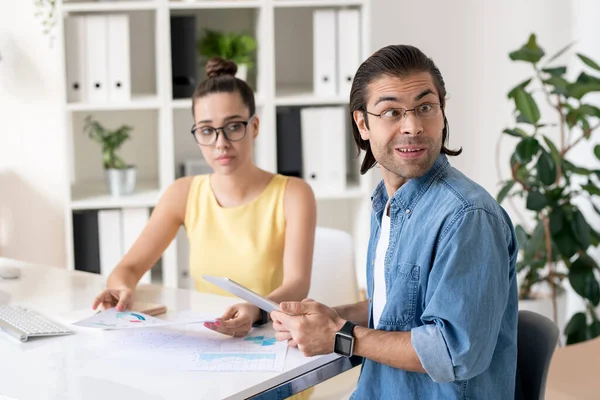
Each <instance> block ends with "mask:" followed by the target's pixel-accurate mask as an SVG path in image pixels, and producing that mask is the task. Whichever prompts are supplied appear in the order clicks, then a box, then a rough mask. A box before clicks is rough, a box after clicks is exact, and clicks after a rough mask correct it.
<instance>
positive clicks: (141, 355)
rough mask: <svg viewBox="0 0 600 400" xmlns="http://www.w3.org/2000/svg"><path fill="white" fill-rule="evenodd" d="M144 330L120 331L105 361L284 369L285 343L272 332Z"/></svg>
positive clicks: (198, 367)
mask: <svg viewBox="0 0 600 400" xmlns="http://www.w3.org/2000/svg"><path fill="white" fill-rule="evenodd" d="M204 329H205V332H202V331H182V330H169V329H159V328H156V329H143V330H136V331H129V332H121V334H119V336H118V337H116V338H115V339H114V340H113V341H112V343H110V344H108V345H107V347H108V348H106V349H104V351H103V354H104V358H109V359H120V360H129V361H133V362H139V363H144V364H146V365H153V366H157V367H160V368H163V369H169V370H180V371H181V370H183V371H209V372H221V371H228V372H235V371H275V372H280V371H282V370H283V367H284V364H285V357H286V355H287V349H288V346H287V342H278V341H276V340H275V336H274V332H272V331H270V332H261V333H251V334H250V335H248V336H247V337H244V338H232V337H229V336H225V335H222V336H221V335H218V336H217V335H216V334H214V333H212V332H208V331H207V330H206V328H204Z"/></svg>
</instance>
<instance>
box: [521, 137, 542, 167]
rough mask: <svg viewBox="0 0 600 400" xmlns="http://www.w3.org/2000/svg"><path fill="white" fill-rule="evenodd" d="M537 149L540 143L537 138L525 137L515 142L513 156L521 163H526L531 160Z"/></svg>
mask: <svg viewBox="0 0 600 400" xmlns="http://www.w3.org/2000/svg"><path fill="white" fill-rule="evenodd" d="M539 149H540V144H539V142H538V141H537V139H534V138H532V137H527V138H525V139H523V140H521V141H520V142H519V144H517V147H516V150H515V157H516V159H517V161H518V162H519V163H520V164H521V165H526V164H528V163H529V162H530V161H531V159H532V158H533V156H534V155H536V154H537V152H538V151H539Z"/></svg>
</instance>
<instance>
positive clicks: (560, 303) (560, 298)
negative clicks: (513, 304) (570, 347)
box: [519, 288, 568, 343]
mask: <svg viewBox="0 0 600 400" xmlns="http://www.w3.org/2000/svg"><path fill="white" fill-rule="evenodd" d="M519 310H529V311H533V312H536V313H538V314H541V315H543V316H544V317H546V318H548V319H549V320H550V321H552V322H554V312H553V306H552V296H551V294H546V293H544V294H542V295H540V296H539V297H538V298H536V299H532V300H519ZM556 311H557V314H556V316H557V323H556V324H557V326H558V329H560V334H561V337H562V336H563V332H564V330H565V326H566V324H567V322H568V321H566V318H567V291H566V290H565V289H563V288H558V289H557V295H556ZM563 343H564V341H563Z"/></svg>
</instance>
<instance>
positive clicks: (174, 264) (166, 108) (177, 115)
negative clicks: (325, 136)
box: [57, 0, 372, 287]
mask: <svg viewBox="0 0 600 400" xmlns="http://www.w3.org/2000/svg"><path fill="white" fill-rule="evenodd" d="M57 7H58V12H59V15H60V16H61V18H59V23H58V30H59V34H58V37H59V39H62V40H59V50H60V53H61V63H62V64H61V65H62V68H63V71H65V73H64V74H63V75H64V76H63V77H64V85H63V87H65V91H64V93H63V103H64V121H65V128H66V131H67V137H68V140H67V143H66V144H65V146H66V148H67V154H69V155H70V158H69V160H67V162H68V164H69V170H70V174H71V177H70V180H69V185H68V187H66V188H65V191H66V193H68V199H69V201H68V206H67V209H66V210H65V226H66V229H65V233H66V243H67V249H66V252H67V261H68V266H69V268H71V269H73V268H75V265H74V255H73V254H74V248H73V219H72V213H73V212H74V211H80V210H101V209H127V208H136V207H147V208H152V207H153V206H154V205H155V204H156V202H157V201H158V199H159V198H160V195H161V193H162V192H163V191H164V190H165V189H166V188H167V187H168V186H169V185H170V184H171V183H172V182H173V181H174V180H175V179H176V178H177V177H178V171H177V165H178V164H179V163H180V162H181V161H182V159H185V158H186V157H189V156H190V154H194V155H195V156H196V157H201V154H200V151H199V150H198V149H197V148H195V147H194V145H193V144H192V141H191V139H190V137H189V133H188V130H189V126H191V123H192V117H191V100H190V99H173V98H172V85H171V44H170V43H171V42H170V16H172V15H181V14H190V13H191V14H194V15H196V16H197V21H198V36H197V38H198V37H199V35H200V30H201V29H203V28H213V29H215V28H216V29H219V28H220V29H221V30H236V31H239V30H240V26H241V28H244V29H247V30H248V29H250V30H252V32H250V33H253V34H254V35H255V37H256V39H257V42H258V44H259V46H258V49H257V52H256V60H255V68H254V69H253V70H252V71H250V75H249V77H248V82H249V83H250V84H251V86H253V88H254V89H255V90H256V103H257V113H258V114H259V117H260V119H261V132H260V135H259V137H258V139H257V141H256V144H255V162H256V163H257V165H258V166H259V167H261V168H263V169H265V170H268V171H271V172H277V154H276V131H275V126H276V111H277V107H284V106H300V107H310V106H330V105H347V104H348V96H337V95H336V96H317V95H315V94H314V93H313V91H312V85H310V79H311V76H312V67H311V69H310V71H308V70H307V69H306V68H304V73H303V74H301V76H300V82H297V81H289V79H288V78H286V77H285V76H284V75H286V74H285V73H284V72H285V71H286V69H287V66H286V65H283V64H285V63H289V62H292V63H293V62H295V60H296V61H298V62H304V63H306V61H302V60H301V59H302V58H303V57H309V58H310V60H312V53H310V52H311V48H312V41H310V40H309V39H307V37H308V36H309V35H307V34H308V33H309V32H310V36H312V20H311V19H310V18H309V17H310V16H311V15H312V11H313V10H315V9H321V8H333V9H341V8H354V9H359V10H360V12H361V26H360V27H359V29H360V31H361V43H357V46H360V54H361V60H363V59H365V58H366V57H367V56H368V55H369V46H368V44H369V43H370V37H369V31H370V30H369V19H370V10H369V7H370V6H369V0H224V1H220V0H197V1H191V0H185V1H169V0H131V1H118V0H112V1H67V0H63V1H60V0H59V1H58V4H57ZM111 13H126V14H128V15H129V16H130V17H131V18H130V20H131V24H130V37H131V41H132V43H131V48H132V50H131V51H132V52H133V51H137V52H138V54H137V55H136V56H135V57H134V56H133V55H132V70H133V69H135V78H136V79H137V83H136V82H134V74H133V73H132V98H131V100H130V101H128V102H125V103H113V102H109V103H106V104H93V103H73V102H68V101H67V91H66V56H67V52H68V51H69V49H68V48H67V45H66V40H65V28H64V27H65V21H66V19H67V18H71V17H73V16H77V15H89V14H111ZM290 23H291V24H290ZM303 30H304V31H305V33H304V35H302V34H300V35H297V33H298V32H300V33H301V32H302V31H303ZM282 34H283V36H284V37H286V38H288V37H292V39H293V40H295V42H290V41H286V42H284V43H282V42H281V39H278V36H279V35H282ZM288 39H289V38H288ZM288 39H286V40H288ZM292 39H289V40H292ZM134 40H135V43H134ZM306 42H310V43H306ZM308 53H310V54H308ZM134 58H135V60H138V61H137V63H138V64H137V65H134V64H133V63H134V62H136V61H135V60H134ZM282 60H283V61H282ZM290 60H291V61H290ZM310 62H312V61H310ZM282 63H283V64H282ZM288 75H289V74H288ZM198 78H199V79H204V78H203V76H201V75H199V76H198ZM89 114H91V115H93V116H94V117H95V118H97V119H98V120H100V121H101V122H105V123H106V125H108V126H110V127H116V126H117V125H119V124H121V123H127V124H129V125H132V126H134V132H133V134H132V137H133V138H134V139H135V140H137V142H135V141H133V142H134V143H132V144H131V145H130V149H129V150H127V149H125V147H124V149H123V153H122V154H123V157H124V159H126V160H127V161H128V162H132V163H139V164H141V167H139V169H140V171H142V172H143V173H142V174H141V175H142V176H139V174H138V176H139V178H138V179H139V180H138V185H137V188H136V192H135V193H134V194H133V195H130V196H122V197H118V198H114V197H111V196H109V195H108V194H107V190H106V186H105V184H104V182H103V180H102V178H103V176H102V170H101V162H100V148H99V147H98V145H97V144H96V143H93V142H91V140H89V139H88V138H86V137H84V135H83V134H82V133H81V128H82V120H83V118H84V116H86V115H89ZM140 127H142V128H140ZM126 146H127V143H126ZM354 154H355V153H354ZM132 159H133V161H131V160H132ZM355 162H356V168H351V171H352V173H353V174H354V175H353V176H352V177H351V178H352V179H350V181H349V183H348V185H347V187H346V189H345V190H342V191H335V192H323V191H316V192H315V196H316V197H317V200H318V207H320V208H319V210H318V212H321V205H320V204H321V203H327V207H330V206H331V204H336V205H337V204H343V205H344V206H343V207H342V208H344V207H346V209H348V210H354V209H356V204H355V202H360V201H368V198H369V195H370V193H371V190H372V182H371V180H372V179H371V174H370V173H369V174H366V175H364V176H361V175H359V174H358V160H356V161H355ZM332 202H333V203H332ZM363 206H364V204H363ZM334 208H339V207H337V206H335V207H334ZM327 217H328V218H329V217H330V216H327ZM330 219H331V218H330ZM338 219H339V220H340V223H341V224H342V225H344V224H346V225H347V230H352V231H353V232H354V233H357V232H358V235H359V236H360V235H363V236H362V238H359V237H357V238H356V241H357V243H360V244H366V238H365V237H364V234H366V235H367V236H366V237H368V229H369V225H368V215H367V216H366V218H365V217H364V216H363V217H360V218H359V217H355V216H354V215H351V216H348V215H344V216H341V217H339V218H338ZM348 221H350V222H348ZM348 224H349V225H348ZM182 230H183V228H182V229H181V230H180V232H179V234H178V236H177V238H176V239H175V240H174V241H173V243H171V245H170V246H169V247H168V248H167V250H166V251H165V252H164V253H163V256H162V258H161V265H162V277H161V278H162V279H161V280H160V281H161V282H162V283H163V284H164V285H166V286H170V287H186V285H187V284H185V283H184V281H185V279H184V278H183V277H184V276H185V274H184V271H186V270H187V264H186V263H185V261H184V260H187V255H186V254H185V251H186V250H185V246H182V243H180V242H181V240H185V239H182V238H184V237H185V236H184V235H183V234H182ZM355 236H357V235H355ZM178 242H179V243H178ZM182 249H183V250H182ZM365 252H366V250H365V249H362V250H359V251H358V253H357V255H356V259H357V266H358V267H360V268H362V266H363V264H364V253H365Z"/></svg>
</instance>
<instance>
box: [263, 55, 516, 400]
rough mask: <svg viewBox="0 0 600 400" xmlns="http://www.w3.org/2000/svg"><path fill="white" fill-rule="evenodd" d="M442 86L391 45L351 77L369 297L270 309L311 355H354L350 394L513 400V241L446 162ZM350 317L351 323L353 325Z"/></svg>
mask: <svg viewBox="0 0 600 400" xmlns="http://www.w3.org/2000/svg"><path fill="white" fill-rule="evenodd" d="M445 96H446V89H445V84H444V80H443V78H442V75H441V73H440V71H439V69H438V68H437V67H436V66H435V64H434V63H433V61H432V60H431V59H429V58H428V57H427V56H425V55H424V54H423V53H422V52H421V51H420V50H419V49H417V48H414V47H411V46H388V47H385V48H383V49H381V50H379V51H378V52H376V53H375V54H373V55H372V56H371V57H369V58H368V59H367V60H366V61H365V62H364V63H363V64H362V65H361V66H360V68H359V69H358V71H357V73H356V77H355V79H354V82H353V85H352V90H351V95H350V109H351V112H352V116H353V118H354V122H355V124H353V129H354V139H355V141H356V143H357V145H358V146H359V148H360V149H362V150H365V151H366V155H365V158H364V161H363V164H362V166H361V173H363V174H364V173H365V172H366V171H368V170H369V169H370V168H371V167H373V166H374V165H375V164H379V165H380V166H381V173H382V175H383V181H382V182H380V183H379V185H378V186H377V188H376V189H375V191H374V193H373V196H372V209H373V210H372V219H371V239H370V243H369V249H368V259H367V286H368V299H369V300H368V301H364V302H361V303H358V304H353V305H346V306H341V307H336V308H329V307H326V306H325V305H323V304H319V303H316V302H314V301H312V300H305V301H303V302H287V303H282V304H281V308H282V311H283V312H277V311H276V312H273V313H272V319H273V325H274V328H275V329H276V330H277V331H278V332H277V339H278V340H289V341H290V342H289V343H290V345H292V346H298V348H299V349H300V350H301V351H302V352H303V353H304V354H305V355H307V356H313V355H318V354H327V353H331V352H332V350H333V349H335V350H334V351H335V352H336V353H338V354H342V355H346V356H349V355H350V354H355V355H358V356H361V357H363V360H364V361H363V366H362V372H361V376H360V379H359V381H358V386H357V389H356V391H355V393H354V395H353V397H352V398H354V399H400V398H401V399H485V400H493V399H498V400H500V399H502V400H506V399H513V398H514V392H515V376H516V360H517V285H516V279H515V263H516V258H517V250H518V245H517V240H516V236H515V233H514V229H513V226H512V223H511V221H510V219H509V217H508V215H507V214H506V212H505V211H504V210H503V209H502V208H501V207H500V206H499V205H498V203H497V202H496V201H495V200H494V199H493V198H492V197H491V196H490V195H489V194H488V193H487V192H486V191H485V190H484V189H483V188H481V187H480V186H479V185H477V184H475V183H474V182H472V181H471V180H469V179H468V178H467V177H466V176H464V175H463V174H462V173H460V172H459V171H457V170H456V169H454V168H453V167H451V166H450V164H449V162H448V156H456V155H458V154H460V153H461V150H458V151H453V150H450V149H448V148H447V147H446V143H447V140H448V122H447V120H446V117H445V113H444V106H445ZM354 324H357V325H356V326H355V325H354Z"/></svg>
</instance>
